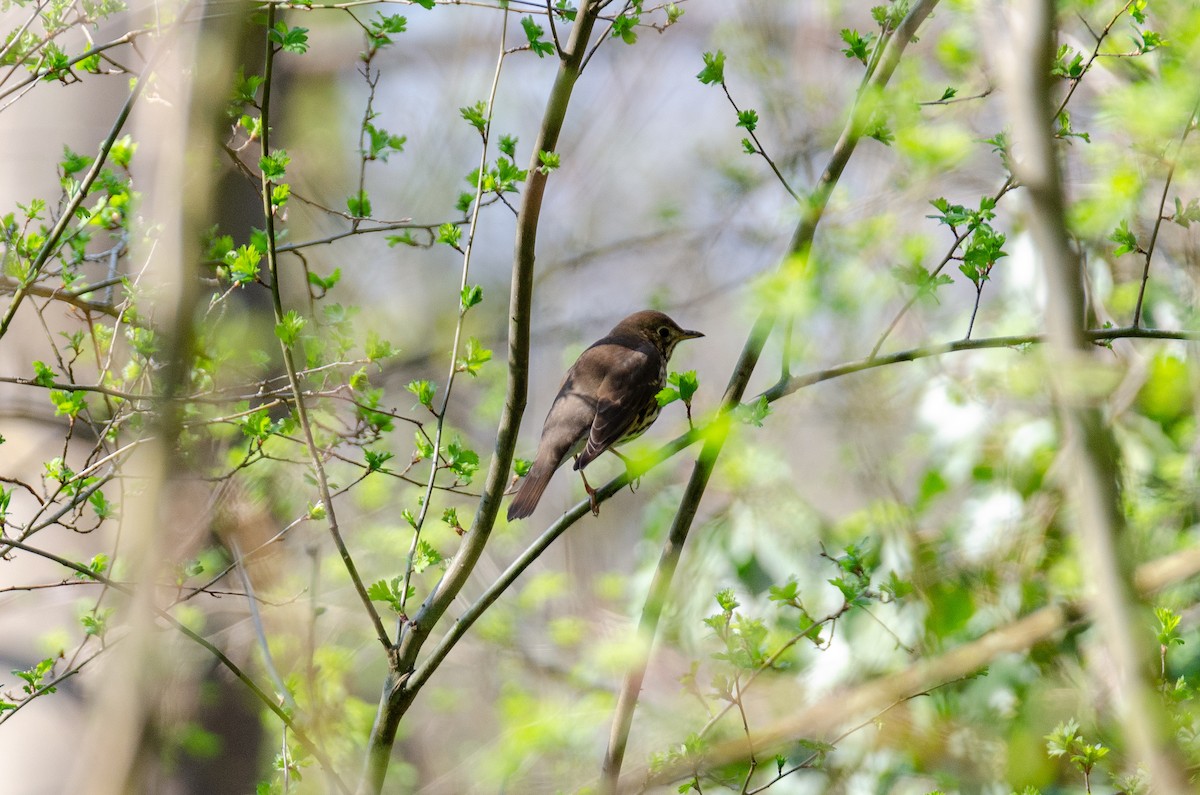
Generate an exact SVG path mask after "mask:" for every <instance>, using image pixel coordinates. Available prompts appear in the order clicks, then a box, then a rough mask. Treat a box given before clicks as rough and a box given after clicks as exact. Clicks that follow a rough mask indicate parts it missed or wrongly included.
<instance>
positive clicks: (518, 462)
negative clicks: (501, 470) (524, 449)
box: [513, 458, 533, 478]
mask: <svg viewBox="0 0 1200 795" xmlns="http://www.w3.org/2000/svg"><path fill="white" fill-rule="evenodd" d="M532 468H533V462H532V461H530V460H529V459H528V458H514V459H513V473H514V474H516V476H517V477H519V478H523V477H525V476H526V475H528V474H529V470H530V469H532Z"/></svg>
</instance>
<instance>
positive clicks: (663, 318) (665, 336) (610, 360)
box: [508, 309, 704, 522]
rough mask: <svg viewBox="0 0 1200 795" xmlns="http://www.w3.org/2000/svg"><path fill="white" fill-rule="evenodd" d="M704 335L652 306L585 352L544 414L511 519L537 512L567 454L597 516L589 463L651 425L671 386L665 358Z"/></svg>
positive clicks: (597, 505) (510, 508) (628, 319)
mask: <svg viewBox="0 0 1200 795" xmlns="http://www.w3.org/2000/svg"><path fill="white" fill-rule="evenodd" d="M703 336H704V335H703V334H702V333H700V332H699V331H690V330H688V329H684V328H681V327H680V326H679V324H678V323H676V322H675V321H674V320H672V319H671V318H669V317H668V316H667V315H665V314H663V313H662V312H656V311H654V310H650V309H646V310H643V311H641V312H634V313H633V314H632V315H630V316H629V317H627V318H625V319H624V320H622V321H621V322H620V323H618V324H617V325H615V326H613V329H612V331H610V332H608V334H606V335H605V336H604V337H602V338H601V339H599V340H597V341H596V342H595V343H593V344H592V346H591V347H590V348H588V349H587V350H585V351H584V352H583V353H582V354H580V356H579V358H578V359H576V360H575V364H573V365H571V369H569V370H568V371H567V374H566V376H565V377H564V378H563V381H562V385H561V386H560V387H559V390H558V395H557V397H555V398H554V403H552V404H551V405H550V411H549V412H548V413H547V414H546V422H545V424H544V425H543V426H542V436H541V441H539V442H538V448H537V454H536V455H535V456H534V459H533V464H532V465H531V466H530V468H529V472H528V473H527V474H526V475H525V478H524V482H523V483H522V484H521V488H520V489H519V490H518V491H517V494H516V496H515V497H513V501H512V503H511V504H510V505H509V506H508V520H509V521H510V522H511V521H513V520H515V519H523V518H525V517H526V516H529V515H530V514H531V513H533V509H534V508H536V507H537V504H538V500H540V499H541V497H542V492H544V491H545V490H546V484H548V483H549V482H550V478H551V476H553V475H554V472H555V470H557V469H558V468H559V466H561V465H562V463H563V461H565V460H566V459H567V457H568V456H574V457H575V467H574V468H575V469H576V470H577V471H578V472H579V474H580V476H581V477H583V487H584V489H586V490H587V493H588V498H589V499H590V500H591V507H592V513H593V514H596V515H599V512H600V506H599V503H598V502H597V501H596V492H595V490H594V489H593V488H592V487H591V486H590V485H589V484H588V482H587V477H586V476H584V474H583V469H584V467H586V466H587V465H588V464H590V463H591V462H592V461H594V460H595V459H596V457H597V456H599V455H600V454H601V453H603V452H604V451H605V450H611V449H612V448H613V446H614V445H617V444H623V443H624V442H628V441H630V440H632V439H636V438H637V437H639V436H641V435H642V434H643V433H644V432H645V431H646V429H647V428H649V427H650V424H651V423H653V422H654V420H655V419H657V418H658V413H659V411H660V410H661V409H662V407H661V406H660V405H659V404H658V399H657V395H658V393H659V391H660V390H662V388H663V387H664V386H666V382H667V362H668V361H669V360H670V358H671V353H672V352H673V351H674V350H675V346H676V345H678V344H679V343H680V342H682V341H683V340H689V339H695V338H697V337H703ZM612 452H614V453H616V454H617V455H618V456H620V453H617V451H616V450H613V451H612ZM622 457H623V456H622Z"/></svg>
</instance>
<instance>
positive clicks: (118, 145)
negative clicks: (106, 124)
mask: <svg viewBox="0 0 1200 795" xmlns="http://www.w3.org/2000/svg"><path fill="white" fill-rule="evenodd" d="M137 148H138V145H137V144H135V143H133V139H132V138H131V137H130V136H128V135H123V136H121V137H120V138H118V139H117V140H116V141H114V142H113V145H112V149H110V150H109V152H108V159H109V160H110V161H112V162H113V163H115V164H116V165H118V166H120V167H121V168H129V164H130V163H132V162H133V155H134V153H135V152H137Z"/></svg>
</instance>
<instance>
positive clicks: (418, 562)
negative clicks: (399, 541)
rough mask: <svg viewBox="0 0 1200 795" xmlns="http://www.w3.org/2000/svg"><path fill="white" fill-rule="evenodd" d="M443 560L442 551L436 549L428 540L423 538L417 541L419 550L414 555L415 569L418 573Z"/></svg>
mask: <svg viewBox="0 0 1200 795" xmlns="http://www.w3.org/2000/svg"><path fill="white" fill-rule="evenodd" d="M443 560H444V558H443V557H442V555H441V553H440V552H438V551H437V550H436V549H434V548H433V546H432V545H431V544H430V543H429V542H428V541H426V540H425V539H423V538H422V539H421V540H420V541H418V542H417V552H416V554H415V555H413V571H414V572H416V573H417V574H420V573H421V572H423V571H425V570H426V569H427V568H429V567H430V566H436V565H437V564H439V563H441V562H442V561H443Z"/></svg>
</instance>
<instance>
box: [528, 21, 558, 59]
mask: <svg viewBox="0 0 1200 795" xmlns="http://www.w3.org/2000/svg"><path fill="white" fill-rule="evenodd" d="M521 27H522V28H524V29H525V38H526V39H528V40H529V49H531V50H533V51H534V53H536V54H537V57H539V58H542V57H544V56H546V55H549V54H551V53H553V52H554V44H553V43H552V42H547V41H542V36H543V35H545V31H544V30H542V28H541V27H540V26H539V25H538V24H537V23H536V22H534V21H533V17H521Z"/></svg>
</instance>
